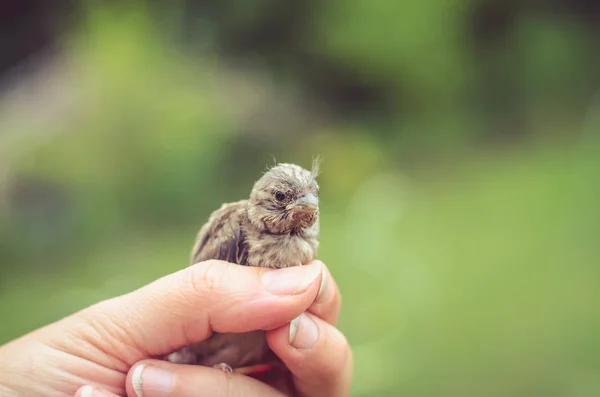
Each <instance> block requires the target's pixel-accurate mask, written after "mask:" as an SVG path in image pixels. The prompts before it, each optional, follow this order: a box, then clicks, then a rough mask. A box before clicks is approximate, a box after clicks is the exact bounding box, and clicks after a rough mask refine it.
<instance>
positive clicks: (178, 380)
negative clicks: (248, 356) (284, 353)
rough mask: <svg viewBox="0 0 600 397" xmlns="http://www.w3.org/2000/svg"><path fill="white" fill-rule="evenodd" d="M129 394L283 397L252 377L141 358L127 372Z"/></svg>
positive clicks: (146, 396)
mask: <svg viewBox="0 0 600 397" xmlns="http://www.w3.org/2000/svg"><path fill="white" fill-rule="evenodd" d="M126 387H127V395H129V396H131V397H167V396H168V397H203V396H210V397H220V396H228V397H235V396H244V397H254V396H256V397H259V396H264V397H285V396H284V395H283V394H281V393H280V392H279V391H277V390H275V389H273V388H272V387H270V386H268V385H266V384H264V383H262V382H259V381H257V380H256V379H252V378H249V377H247V376H243V375H239V374H236V373H233V374H227V373H225V372H223V371H222V370H220V369H214V368H210V367H203V366H199V365H182V364H172V363H169V362H166V361H159V360H144V361H142V362H140V363H138V364H136V365H134V366H133V367H132V368H131V370H130V371H129V373H128V374H127V385H126Z"/></svg>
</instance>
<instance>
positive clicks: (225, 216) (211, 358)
mask: <svg viewBox="0 0 600 397" xmlns="http://www.w3.org/2000/svg"><path fill="white" fill-rule="evenodd" d="M318 165H319V164H318V161H315V162H313V167H312V171H308V170H305V169H303V168H302V167H300V166H298V165H295V164H286V163H282V164H278V165H276V166H274V167H272V168H271V169H269V170H268V171H267V172H266V173H265V174H263V176H262V177H261V178H260V179H259V180H258V181H257V182H256V183H255V184H254V187H253V189H252V191H251V193H250V197H249V199H247V200H242V201H238V202H234V203H228V204H223V205H222V206H221V208H219V209H218V210H216V211H215V212H213V213H212V214H211V216H210V218H209V220H208V222H207V223H206V224H205V225H204V226H202V228H201V229H200V231H199V232H198V234H197V236H196V242H195V244H194V247H193V249H192V254H191V262H192V264H194V263H197V262H200V261H205V260H209V259H220V260H224V261H228V262H233V263H237V264H239V265H244V266H260V267H268V268H284V267H290V266H301V265H302V264H304V263H306V262H309V261H311V260H313V259H315V257H316V254H317V248H318V246H319V185H318V184H317V182H316V180H315V178H316V177H317V174H318V168H319V167H318ZM167 360H169V361H171V362H174V363H180V364H198V365H204V366H213V367H217V368H221V369H223V370H225V371H227V372H229V373H230V372H231V371H233V370H234V369H235V371H236V372H241V373H246V374H250V373H256V372H260V371H261V370H267V369H269V368H272V367H271V366H270V365H265V363H266V362H271V361H275V362H277V361H278V360H277V359H276V357H275V355H274V354H273V353H272V352H271V350H270V348H269V346H268V345H267V341H266V338H265V332H264V331H253V332H248V333H243V334H220V333H214V334H213V335H212V336H211V337H210V338H209V339H207V340H205V341H203V342H201V343H198V344H195V345H192V346H188V347H185V348H183V349H181V350H179V351H177V352H175V353H172V354H170V355H169V356H167Z"/></svg>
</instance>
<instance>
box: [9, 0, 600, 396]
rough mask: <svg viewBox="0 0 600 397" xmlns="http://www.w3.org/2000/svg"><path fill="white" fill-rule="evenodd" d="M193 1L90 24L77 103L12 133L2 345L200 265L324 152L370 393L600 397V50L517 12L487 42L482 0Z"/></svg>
mask: <svg viewBox="0 0 600 397" xmlns="http://www.w3.org/2000/svg"><path fill="white" fill-rule="evenodd" d="M193 3H194V4H192V3H188V2H185V1H180V2H174V3H173V5H171V6H167V5H165V4H155V3H152V2H151V3H150V4H144V5H143V4H142V3H127V4H128V5H122V4H117V3H114V4H110V3H106V4H103V5H102V6H100V5H98V4H96V3H93V2H90V3H89V5H88V6H86V8H85V9H84V11H82V12H81V14H79V15H78V19H77V20H78V23H77V24H76V25H74V26H70V27H69V28H68V29H67V33H66V35H65V36H64V37H62V38H61V42H60V43H61V45H60V48H61V52H60V54H61V61H62V62H63V63H65V64H66V65H67V70H68V74H67V75H68V78H66V81H65V82H64V85H65V87H67V88H65V90H68V89H69V88H68V87H71V88H72V87H76V88H77V92H78V96H77V100H76V101H74V102H72V104H71V105H70V106H69V108H68V111H67V112H63V113H64V114H61V116H60V117H55V118H53V119H52V121H51V122H47V123H45V124H44V125H43V131H40V130H39V129H38V128H39V127H37V128H32V127H29V124H27V123H13V124H10V125H9V127H10V128H8V127H6V126H4V127H3V128H2V129H1V131H2V132H0V164H1V165H0V167H5V169H4V170H2V171H3V172H2V174H0V176H1V177H3V178H5V183H4V184H2V185H1V187H0V195H1V200H0V258H1V261H2V262H1V266H0V319H2V320H1V322H0V324H1V327H0V343H2V342H5V341H8V340H10V339H12V338H15V337H17V336H19V335H22V334H23V333H25V332H28V331H30V330H32V329H34V328H36V327H39V326H42V325H44V324H47V323H49V322H51V321H54V320H56V319H59V318H60V317H62V316H65V315H68V314H70V313H72V312H73V311H76V310H78V309H81V308H83V307H85V306H86V305H88V304H91V303H94V302H97V301H99V300H101V299H105V298H108V297H112V296H115V295H118V294H121V293H125V292H127V291H130V290H132V289H134V288H137V287H139V286H142V285H144V284H145V283H148V282H150V281H152V280H153V279H155V278H157V277H160V276H162V275H165V274H167V273H169V272H172V271H175V270H177V269H179V268H181V267H184V266H186V265H187V262H188V252H189V250H190V248H191V245H192V240H193V237H194V234H195V232H196V229H197V228H198V227H199V226H200V225H201V224H202V223H203V222H204V221H205V220H206V219H207V217H208V215H209V213H210V212H211V211H212V210H214V209H216V208H217V207H218V206H219V205H220V204H221V203H222V202H227V201H234V200H239V199H241V198H244V197H246V196H247V194H248V193H249V190H250V188H251V186H252V183H253V181H254V180H255V179H256V178H257V177H258V176H259V175H260V173H261V172H262V171H263V170H264V168H265V166H266V165H268V164H270V163H272V161H273V158H272V156H273V157H275V158H276V159H277V160H279V161H286V162H297V163H299V164H302V165H305V166H308V164H309V163H310V161H311V158H312V156H314V155H316V154H320V155H321V156H322V157H323V159H324V162H323V166H322V175H321V177H320V185H321V189H322V190H321V191H322V215H321V216H322V238H321V241H322V243H321V247H322V248H321V251H320V255H319V256H320V257H321V258H322V259H323V260H324V261H325V262H326V263H327V264H328V266H329V267H330V269H331V272H332V273H333V275H334V276H335V278H336V280H337V282H338V283H339V285H340V288H341V290H342V293H343V296H344V308H343V313H342V318H341V321H340V324H339V326H340V328H341V330H342V331H343V332H344V333H345V334H346V335H347V337H348V339H349V341H350V343H351V345H352V347H353V350H354V359H355V378H354V385H353V395H356V396H363V395H364V396H373V395H377V396H398V395H411V396H437V395H440V396H442V395H444V396H454V395H456V396H464V395H485V396H508V395H510V396H521V395H523V396H545V397H546V396H562V395H569V396H588V395H590V396H591V395H597V394H598V393H599V392H600V381H599V380H598V376H597V375H598V371H599V370H600V362H599V360H598V357H600V343H598V340H597V335H598V333H599V332H600V318H599V317H598V315H597V309H596V308H597V305H598V303H600V300H599V298H600V290H599V289H598V288H597V284H598V282H597V280H598V278H599V276H600V269H599V268H598V256H599V254H600V251H599V248H598V244H597V239H598V236H599V235H600V226H599V225H600V211H599V205H598V196H599V194H600V185H599V184H598V183H597V182H598V175H600V157H599V155H600V142H599V140H600V135H598V134H599V133H598V129H599V128H600V117H598V115H600V103H592V106H591V107H590V103H591V99H590V98H591V96H592V94H593V93H594V92H595V91H596V90H597V88H598V83H600V81H599V80H598V77H599V76H598V72H597V71H598V70H600V67H599V66H600V55H599V54H598V52H597V51H595V49H596V48H597V46H598V44H599V40H598V37H597V35H596V32H595V29H597V28H595V27H594V26H593V25H591V24H588V23H587V22H586V21H584V20H582V19H581V18H578V17H577V16H576V15H577V14H575V13H570V14H569V13H562V14H561V13H560V12H549V11H548V10H546V9H542V8H540V9H536V8H535V7H533V6H531V5H530V6H531V7H530V8H527V7H525V6H524V8H523V9H520V8H519V7H518V6H517V5H515V4H513V5H512V6H511V7H512V8H509V9H508V10H504V11H502V10H495V13H496V14H497V15H500V14H502V13H503V12H505V13H506V15H508V16H506V15H505V17H504V19H506V20H509V21H511V23H503V24H497V25H490V26H488V27H487V28H486V27H482V26H480V25H481V24H480V25H477V24H474V23H473V20H474V19H481V20H488V19H489V18H488V17H484V15H487V14H485V13H481V12H480V11H477V12H476V10H480V9H481V7H486V6H487V5H486V4H485V3H481V4H479V3H477V4H475V3H472V2H467V1H458V0H455V1H451V2H442V1H440V0H428V1H423V2H420V3H414V4H413V3H410V4H409V3H402V4H401V3H398V2H392V1H388V0H385V1H383V0H382V1H379V2H367V1H366V0H351V1H346V2H344V3H340V2H333V1H328V2H322V3H318V4H317V3H316V2H306V3H302V4H300V3H298V4H296V5H294V6H291V5H290V6H289V7H290V9H287V8H285V7H283V6H281V5H276V4H275V2H272V1H267V0H264V1H250V2H241V1H223V2H214V3H213V2H193ZM86 4H87V3H86ZM133 4H135V6H134V5H133ZM490 4H492V3H490ZM498 4H499V3H498ZM524 4H526V3H524ZM497 7H499V8H502V7H501V6H498V5H497ZM503 15H504V14H503ZM490 23H491V22H490ZM506 26H509V27H510V28H507V27H506ZM492 30H493V32H492V33H493V34H492V33H490V32H491V31H492ZM473 32H476V33H477V34H475V33H473ZM474 36H475V38H474ZM498 37H501V39H499V38H498ZM232 65H233V66H235V67H233V66H232ZM232 70H235V71H239V70H241V71H242V72H241V76H242V78H241V79H240V78H239V75H235V74H234V73H233V72H232ZM256 70H259V71H261V72H262V74H263V75H267V76H269V79H270V80H268V81H273V82H275V83H274V85H275V86H277V87H284V89H283V90H282V91H277V90H276V91H275V94H273V95H272V96H269V95H268V94H265V95H266V96H263V92H262V91H260V92H259V91H256V90H255V87H256V85H252V84H254V83H255V82H256V81H258V83H256V84H258V85H259V86H261V84H263V85H264V84H266V83H265V80H260V79H258V80H257V78H256ZM240 81H243V82H246V83H247V84H248V89H247V90H246V91H244V92H246V94H244V95H241V94H239V92H240V91H237V89H240V87H239V85H240ZM232 87H233V88H232ZM281 92H283V94H281ZM290 93H291V94H290ZM294 96H299V97H300V98H302V99H303V100H302V101H300V102H298V105H296V103H297V102H293V101H292V105H291V109H292V111H291V113H290V114H291V116H290V118H289V122H288V123H289V126H286V127H285V128H283V129H282V130H281V131H279V132H278V133H276V134H273V133H266V132H265V131H262V130H261V128H260V125H264V124H271V123H276V122H279V120H280V118H281V114H279V113H278V112H279V110H278V109H280V108H279V106H281V105H282V104H284V103H287V101H288V100H289V98H290V97H294ZM9 99H10V98H9ZM307 103H308V104H309V105H310V104H313V105H314V104H316V105H317V106H316V107H315V106H313V107H310V106H309V105H307ZM52 105H53V103H52V102H50V103H46V104H45V107H46V108H49V109H54V108H53V107H52ZM28 106H29V104H28V103H23V107H24V114H26V115H28V117H32V118H34V117H35V116H36V114H34V111H33V110H30V108H29V107H28ZM248 106H249V107H250V109H251V110H252V109H256V108H259V107H261V106H262V107H264V108H265V109H266V110H262V111H261V112H258V113H257V114H258V115H259V116H256V115H254V114H253V113H252V112H250V115H251V116H252V115H254V116H253V117H246V116H247V115H248V111H247V108H248ZM321 107H323V108H325V109H326V110H325V111H323V113H320V114H319V116H318V117H317V116H316V115H315V116H314V119H315V120H311V121H317V122H315V123H314V124H311V123H304V124H303V123H297V122H296V118H295V117H294V116H296V115H301V114H302V113H303V112H304V113H307V114H308V119H311V116H313V115H314V113H311V112H312V111H314V110H315V108H317V109H320V108H321ZM590 109H591V110H590ZM0 110H1V109H0ZM28 111H29V113H28ZM287 117H288V116H287V114H286V116H285V117H284V124H283V125H284V126H285V122H286V121H287V120H288V119H287ZM263 118H264V119H265V120H262V119H263ZM257 119H259V120H258V121H262V122H263V123H264V124H260V123H258V124H257ZM299 120H303V119H302V118H299ZM296 124H298V125H296ZM257 125H258V126H259V127H257ZM296 127H297V128H299V129H300V130H302V132H297V131H295V128H296ZM9 136H12V137H17V138H16V139H2V138H6V137H9ZM517 137H518V139H515V138H517ZM3 180H4V179H3Z"/></svg>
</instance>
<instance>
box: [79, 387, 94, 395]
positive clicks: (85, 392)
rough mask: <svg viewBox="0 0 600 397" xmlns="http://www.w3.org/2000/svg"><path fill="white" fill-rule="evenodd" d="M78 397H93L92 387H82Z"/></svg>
mask: <svg viewBox="0 0 600 397" xmlns="http://www.w3.org/2000/svg"><path fill="white" fill-rule="evenodd" d="M79 395H80V396H81V397H94V389H93V388H92V386H89V385H88V386H83V387H82V388H81V390H80V393H79Z"/></svg>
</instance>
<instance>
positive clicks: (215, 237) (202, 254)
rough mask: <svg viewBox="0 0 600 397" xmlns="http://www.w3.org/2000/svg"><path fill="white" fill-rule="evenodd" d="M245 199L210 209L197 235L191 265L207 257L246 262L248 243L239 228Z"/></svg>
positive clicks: (241, 263) (244, 207)
mask: <svg viewBox="0 0 600 397" xmlns="http://www.w3.org/2000/svg"><path fill="white" fill-rule="evenodd" d="M246 203H247V201H246V200H243V201H238V202H236V203H230V204H224V205H223V206H222V207H221V208H219V209H218V210H216V211H215V212H213V213H212V214H211V216H210V218H209V220H208V222H207V223H206V224H205V225H204V226H202V228H201V229H200V231H199V232H198V235H197V236H196V243H195V244H194V248H193V249H192V254H191V260H192V264H194V263H198V262H200V261H205V260H209V259H220V260H224V261H227V262H232V263H237V264H240V265H245V264H246V259H247V256H248V246H247V244H246V241H245V238H244V233H243V230H242V222H243V221H244V219H245V216H246Z"/></svg>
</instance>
